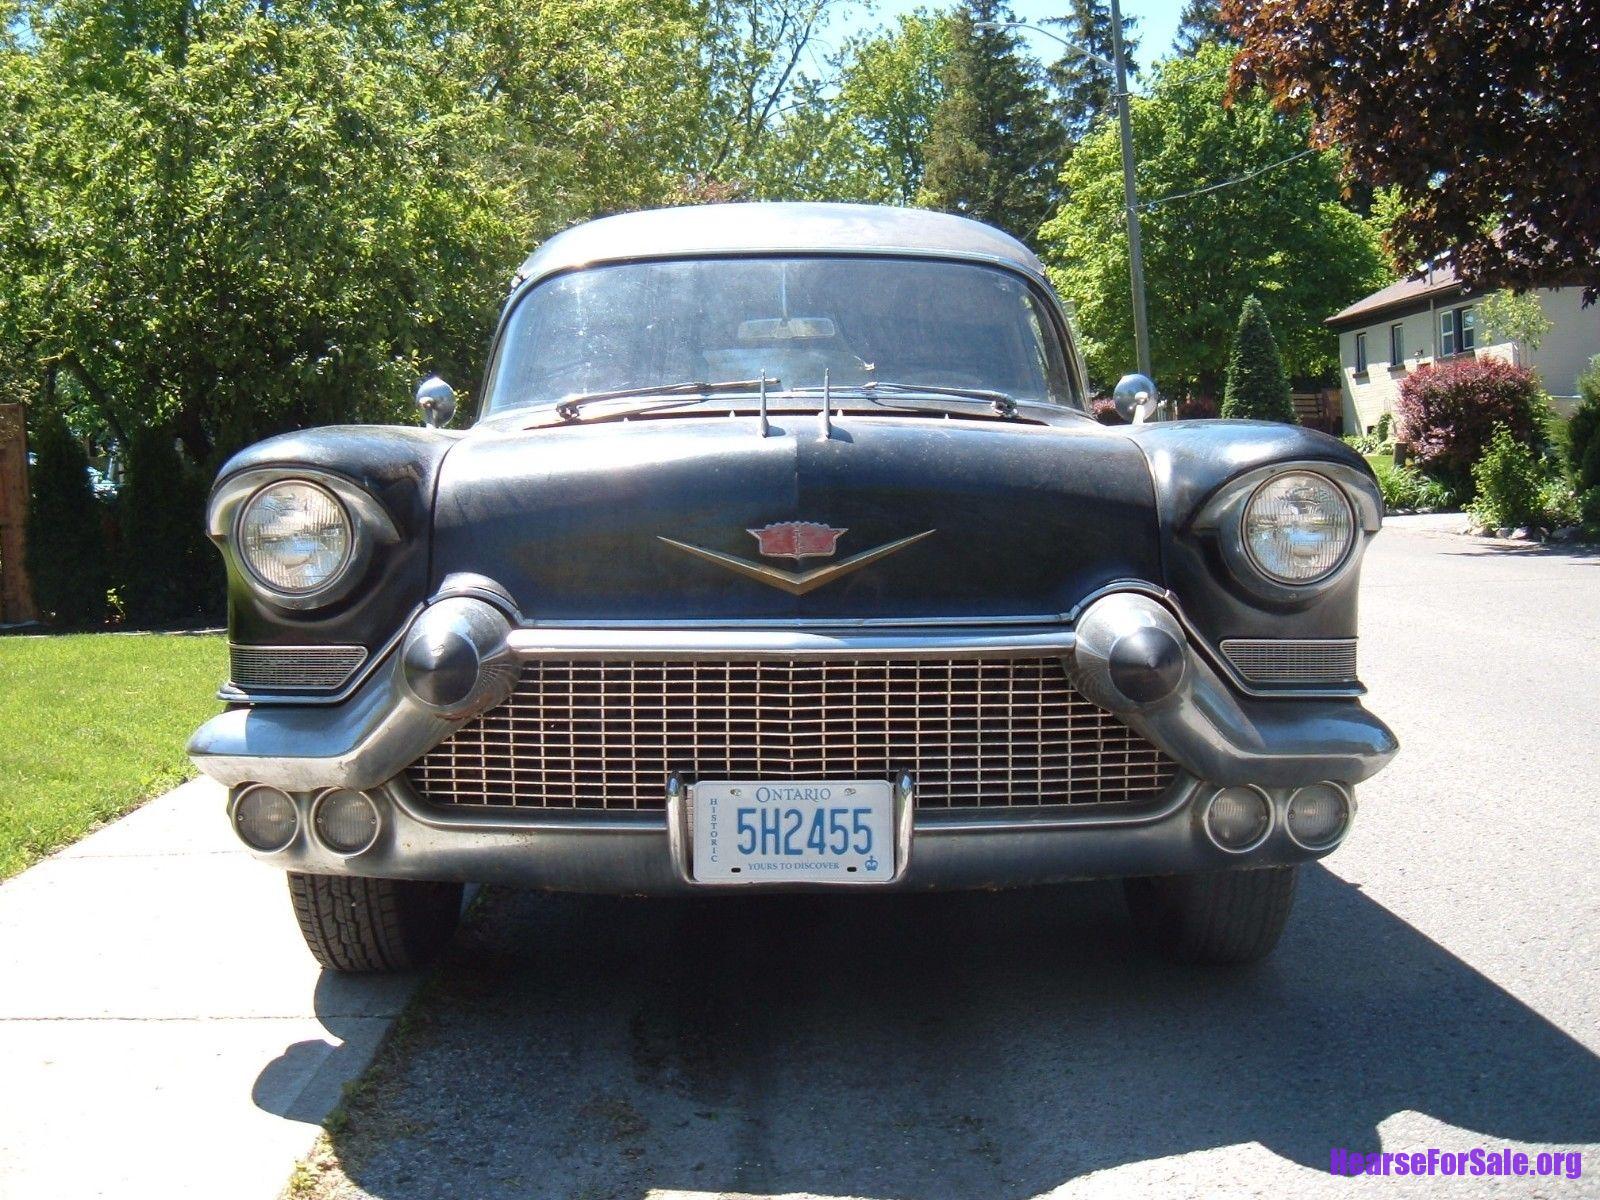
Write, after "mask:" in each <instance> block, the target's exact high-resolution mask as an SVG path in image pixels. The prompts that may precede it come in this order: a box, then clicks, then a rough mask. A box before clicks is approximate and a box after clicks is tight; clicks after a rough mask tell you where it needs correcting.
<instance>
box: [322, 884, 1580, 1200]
mask: <svg viewBox="0 0 1600 1200" xmlns="http://www.w3.org/2000/svg"><path fill="white" fill-rule="evenodd" d="M330 986H331V985H330ZM318 999H319V1002H320V1001H321V1000H322V994H321V989H319V995H318ZM430 999H431V1009H432V1016H431V1017H428V1018H425V1019H423V1020H422V1021H420V1022H418V1023H417V1024H416V1026H415V1027H414V1028H413V1029H412V1030H411V1031H410V1032H408V1034H407V1035H406V1036H404V1037H402V1038H400V1039H399V1040H398V1042H397V1043H396V1044H395V1045H394V1047H393V1048H392V1052H389V1053H385V1054H384V1055H383V1056H382V1057H381V1058H380V1061H379V1064H378V1066H377V1067H376V1069H375V1071H376V1074H375V1075H374V1076H373V1079H372V1086H371V1087H370V1088H368V1089H367V1091H366V1095H365V1097H364V1099H363V1101H362V1102H361V1103H360V1104H358V1105H357V1106H356V1107H355V1108H354V1109H353V1110H352V1112H351V1115H350V1119H349V1120H348V1121H347V1122H345V1123H344V1124H343V1126H342V1127H341V1129H340V1131H339V1133H338V1134H337V1136H336V1137H335V1139H334V1141H335V1147H336V1150H337V1152H338V1155H339V1158H340V1160H341V1162H342V1164H343V1169H344V1170H345V1172H346V1173H347V1174H348V1176H349V1177H350V1178H351V1179H352V1180H353V1181H354V1182H355V1183H357V1184H359V1185H360V1186H361V1187H362V1188H363V1189H365V1190H366V1191H367V1192H368V1193H370V1194H371V1195H373V1196H376V1197H383V1198H385V1200H414V1198H420V1197H424V1196H435V1195H471V1196H476V1197H498V1196H508V1197H509V1196H526V1195H540V1196H552V1197H558V1196H586V1197H610V1196H617V1197H628V1198H630V1200H637V1198H638V1197H641V1196H643V1195H644V1194H645V1193H646V1192H648V1191H649V1190H650V1189H651V1188H662V1189H684V1190H687V1191H703V1192H711V1193H717V1192H720V1191H732V1192H757V1193H791V1192H813V1193H818V1194H820V1195H823V1196H840V1195H849V1196H887V1197H896V1198H903V1200H957V1198H969V1197H970V1198H972V1200H995V1198H1011V1197H1017V1198H1020V1197H1026V1196H1033V1195H1036V1194H1038V1193H1040V1192H1043V1191H1047V1190H1049V1189H1050V1188H1052V1187H1054V1186H1057V1185H1059V1184H1061V1183H1063V1182H1065V1181H1066V1180H1069V1179H1071V1178H1073V1177H1075V1176H1078V1175H1082V1174H1084V1173H1086V1172H1089V1171H1094V1170H1098V1169H1101V1168H1105V1167H1111V1166H1115V1165H1118V1164H1122V1163H1126V1162H1131V1161H1140V1160H1145V1159H1151V1158H1158V1157H1164V1156H1168V1155H1173V1154H1180V1153H1184V1152H1188V1151H1194V1150H1203V1149H1208V1148H1212V1147H1219V1146H1226V1145H1231V1144H1234V1143H1240V1142H1249V1141H1259V1142H1261V1143H1263V1144H1264V1145H1266V1146H1267V1147H1268V1148H1269V1149H1271V1150H1273V1151H1275V1152H1276V1153H1278V1154H1280V1155H1283V1156H1286V1157H1288V1158H1290V1159H1293V1160H1294V1161H1296V1162H1299V1163H1302V1164H1305V1165H1307V1166H1310V1167H1313V1168H1317V1169H1319V1170H1321V1169H1325V1167H1326V1163H1327V1157H1328V1150H1329V1148H1330V1146H1335V1145H1337V1146H1345V1147H1349V1148H1351V1149H1359V1150H1374V1149H1377V1148H1378V1146H1379V1143H1378V1137H1377V1132H1376V1127H1377V1125H1378V1123H1379V1122H1381V1121H1383V1120H1385V1119H1386V1118H1388V1117H1390V1116H1391V1115H1392V1114H1394V1113H1397V1112H1400V1111H1402V1110H1417V1111H1420V1112H1422V1113H1425V1114H1427V1115H1429V1116H1431V1117H1434V1118H1437V1119H1438V1120H1440V1121H1444V1122H1447V1123H1449V1124H1451V1125H1457V1126H1462V1127H1464V1128H1466V1129H1469V1130H1472V1131H1475V1132H1477V1133H1479V1134H1481V1135H1482V1136H1483V1137H1484V1139H1485V1140H1486V1141H1498V1140H1500V1139H1512V1140H1517V1141H1531V1142H1545V1143H1555V1144H1557V1145H1571V1144H1574V1143H1584V1142H1594V1141H1597V1140H1600V1060H1597V1059H1596V1057H1595V1056H1594V1055H1592V1054H1590V1053H1589V1052H1588V1051H1587V1050H1586V1049H1584V1048H1583V1047H1582V1046H1581V1045H1579V1044H1578V1043H1577V1042H1575V1041H1573V1040H1572V1039H1571V1038H1569V1037H1568V1036H1567V1035H1566V1034H1564V1033H1562V1032H1561V1031H1560V1030H1559V1029H1557V1028H1556V1027H1555V1026H1553V1025H1551V1024H1550V1023H1548V1022H1547V1021H1545V1020H1544V1019H1543V1018H1542V1017H1540V1016H1539V1015H1538V1014H1537V1013H1535V1012H1534V1011H1533V1010H1531V1009H1530V1008H1528V1007H1527V1006H1526V1005H1524V1004H1522V1003H1521V1002H1520V1001H1518V1000H1516V999H1515V998H1514V997H1512V996H1511V995H1509V994H1508V993H1506V992H1505V991H1503V990H1502V989H1501V988H1499V987H1498V986H1496V985H1495V984H1494V983H1492V982H1490V981H1489V980H1488V979H1487V978H1485V977H1484V976H1483V975H1481V974H1479V973H1478V972H1477V971H1475V970H1473V969H1472V968H1471V967H1469V966H1468V965H1467V964H1465V963H1464V962H1462V961H1461V960H1460V959H1458V958H1456V957H1454V956H1453V955H1451V954H1450V953H1448V952H1447V951H1445V950H1444V949H1442V948H1441V947H1440V946H1438V945H1437V944H1436V943H1434V942H1432V941H1430V940H1429V939H1427V938H1425V937H1423V936H1422V935H1420V934H1419V933H1417V932H1416V931H1415V930H1414V929H1412V928H1411V927H1410V926H1409V925H1407V924H1405V923H1404V922H1403V921H1401V920H1399V919H1397V918H1396V917H1395V916H1393V915H1392V914H1391V913H1389V912H1388V911H1387V910H1386V909H1384V908H1382V907H1381V906H1379V905H1377V904H1375V903H1373V902H1372V901H1370V900H1368V899H1366V898H1365V897H1364V896H1363V895H1362V894H1361V892H1360V891H1359V890H1358V889H1357V888H1355V887H1353V886H1352V885H1350V884H1347V883H1345V882H1344V881H1342V880H1340V879H1338V878H1337V877H1335V876H1333V875H1331V874H1329V873H1328V872H1327V871H1325V870H1323V869H1322V868H1320V867H1313V868H1310V869H1308V870H1307V871H1305V872H1303V879H1302V886H1301V892H1300V896H1299V899H1298V902H1297V912H1296V914H1295V918H1294V919H1293V920H1292V921H1291V924H1290V931H1289V934H1288V935H1287V936H1286V938H1285V941H1284V944H1283V945H1282V947H1281V948H1280V950H1279V952H1278V955H1277V956H1276V957H1275V958H1274V959H1272V960H1271V961H1269V962H1268V963H1266V964H1264V965H1262V966H1260V967H1256V968H1252V969H1247V970H1243V971H1196V970H1179V969H1176V968H1172V967H1168V966H1165V965H1163V964H1160V963H1156V962H1153V961H1150V960H1148V959H1145V958H1143V957H1141V956H1139V954H1138V953H1137V952H1136V951H1135V949H1134V947H1133V945H1132V942H1131V939H1130V934H1129V930H1128V923H1127V918H1126V917H1125V915H1124V914H1123V911H1122V906H1121V902H1120V896H1119V895H1118V893H1117V890H1116V889H1115V887H1114V886H1111V885H1101V884H1091V885H1079V886H1076V887H1065V888H1056V889H1049V890H1044V891H1036V892H1016V893H1003V894H965V895H936V896H915V897H913V896H906V897H897V896H849V897H836V896H773V897H749V898H741V899H727V900H724V899H719V900H704V901H703V900H698V899H697V900H690V901H681V900H680V901H630V900H619V899H611V898H599V897H551V896H542V895H532V894H528V895H524V894H517V893H508V892H491V893H489V894H488V895H487V896H486V897H485V903H484V904H483V905H482V906H481V907H480V909H479V910H478V912H477V913H476V914H475V916H474V919H473V920H472V922H471V924H470V926H469V928H468V929H467V931H466V932H465V933H463V935H462V937H461V938H460V939H459V942H458V946H457V949H456V950H455V952H454V954H453V956H452V958H451V960H450V961H449V962H448V963H447V964H446V965H445V967H444V971H443V973H442V975H441V977H440V980H439V981H438V982H437V983H436V984H435V985H433V986H432V988H430Z"/></svg>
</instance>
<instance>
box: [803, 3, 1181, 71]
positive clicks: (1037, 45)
mask: <svg viewBox="0 0 1600 1200" xmlns="http://www.w3.org/2000/svg"><path fill="white" fill-rule="evenodd" d="M952 6H953V0H873V3H872V5H871V10H870V11H869V10H868V6H867V4H865V3H858V4H852V5H849V6H848V7H847V8H845V9H843V10H842V11H841V12H840V13H839V15H838V16H837V17H835V18H834V21H833V23H832V24H831V25H829V26H828V30H827V32H826V34H825V35H824V39H825V40H827V41H830V42H831V41H834V40H835V39H839V38H843V37H847V36H849V35H850V34H853V33H858V32H866V31H867V30H869V29H872V28H874V27H877V26H880V25H887V24H889V23H891V22H892V21H894V19H895V18H896V17H898V16H899V15H900V14H901V13H904V12H910V11H911V10H912V9H915V8H922V7H926V8H932V9H940V8H949V7H952ZM1011 10H1012V12H1013V13H1015V14H1016V18H1017V20H1019V21H1040V20H1043V19H1044V18H1046V17H1059V16H1065V15H1066V14H1067V13H1068V12H1069V11H1070V8H1069V6H1068V5H1067V4H1065V3H1062V2H1061V0H1054V2H1052V0H1012V3H1011ZM1182 11H1183V0H1122V15H1123V16H1124V17H1133V18H1135V19H1136V20H1137V21H1138V26H1137V28H1138V32H1139V54H1138V61H1139V63H1140V65H1141V66H1149V65H1150V64H1151V63H1152V62H1154V61H1155V60H1156V59H1158V58H1161V57H1163V56H1165V55H1166V54H1168V53H1169V52H1170V51H1171V49H1172V39H1173V36H1174V35H1175V34H1176V33H1177V32H1178V14H1179V13H1180V12H1182ZM1058 32H1059V31H1058ZM1027 38H1028V43H1029V45H1030V46H1031V48H1032V49H1033V52H1034V54H1035V55H1036V56H1037V57H1038V58H1040V59H1041V60H1043V61H1044V62H1054V61H1055V60H1056V58H1057V57H1059V56H1060V53H1061V47H1060V46H1059V45H1058V44H1057V43H1055V42H1053V41H1051V40H1050V39H1049V38H1044V37H1040V36H1038V35H1037V34H1031V33H1030V34H1028V35H1027Z"/></svg>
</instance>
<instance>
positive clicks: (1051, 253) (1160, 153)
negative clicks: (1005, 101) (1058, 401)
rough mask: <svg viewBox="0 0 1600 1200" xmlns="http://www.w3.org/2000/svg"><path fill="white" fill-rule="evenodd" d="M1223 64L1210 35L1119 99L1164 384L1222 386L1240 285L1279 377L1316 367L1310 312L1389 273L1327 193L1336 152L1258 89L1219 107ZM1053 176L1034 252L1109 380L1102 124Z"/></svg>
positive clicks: (1109, 222) (1121, 357)
mask: <svg viewBox="0 0 1600 1200" xmlns="http://www.w3.org/2000/svg"><path fill="white" fill-rule="evenodd" d="M1229 59H1230V52H1229V51H1228V50H1227V49H1226V48H1224V47H1221V46H1216V45H1208V46H1204V47H1202V48H1201V49H1200V50H1199V51H1198V52H1197V53H1196V54H1195V55H1193V56H1192V57H1189V58H1179V59H1171V60H1167V61H1165V62H1163V63H1161V64H1159V65H1158V66H1157V68H1156V70H1155V72H1154V79H1153V82H1152V86H1151V89H1150V92H1149V94H1148V95H1147V96H1144V97H1140V98H1138V99H1136V100H1135V101H1134V103H1133V135H1134V145H1135V154H1136V157H1137V161H1138V164H1139V195H1140V197H1141V200H1142V202H1143V204H1144V211H1143V212H1142V214H1141V227H1142V228H1141V232H1142V234H1143V247H1144V261H1145V278H1146V287H1147V294H1148V299H1149V313H1150V341H1151V354H1152V357H1153V359H1154V364H1153V365H1154V368H1155V373H1156V377H1157V379H1158V381H1159V382H1160V383H1161V385H1162V390H1163V391H1165V392H1167V393H1168V394H1169V395H1179V396H1181V395H1185V394H1187V395H1191V396H1205V397H1210V398H1213V399H1214V398H1216V397H1217V396H1218V395H1219V394H1220V392H1221V388H1222V383H1223V373H1224V370H1225V368H1226V365H1227V354H1228V344H1229V340H1230V338H1231V336H1232V333H1233V328H1234V324H1235V321H1236V320H1237V317H1238V313H1239V310H1240V306H1241V305H1242V304H1243V303H1244V299H1245V297H1246V296H1249V295H1251V294H1255V295H1257V296H1258V297H1259V298H1260V300H1261V304H1262V306H1263V307H1264V308H1265V310H1266V313H1267V316H1268V318H1269V319H1270V321H1271V323H1272V326H1273V328H1274V329H1276V330H1277V331H1278V338H1277V340H1278V346H1279V349H1280V351H1281V352H1282V355H1283V360H1284V366H1285V368H1286V370H1287V371H1288V373H1289V376H1290V377H1291V378H1294V379H1298V378H1321V377H1324V376H1326V375H1327V374H1328V373H1329V372H1331V371H1333V370H1334V369H1335V368H1336V366H1337V357H1336V355H1337V350H1338V344H1337V341H1336V339H1335V338H1334V336H1333V335H1332V334H1331V333H1330V332H1329V331H1328V330H1327V328H1326V327H1325V326H1324V325H1323V324H1322V322H1323V319H1324V318H1325V317H1326V316H1328V314H1329V313H1332V312H1336V311H1338V310H1339V309H1340V308H1342V307H1343V306H1344V305H1346V304H1349V303H1351V302H1352V301H1354V300H1356V299H1357V298H1358V297H1360V296H1362V295H1364V294H1366V293H1367V292H1369V291H1371V290H1373V289H1374V288H1375V287H1377V286H1379V285H1381V284H1382V283H1383V282H1385V281H1386V279H1387V275H1386V272H1385V268H1384V264H1383V260H1382V255H1381V253H1380V251H1379V248H1378V245H1377V239H1376V236H1375V234H1374V233H1373V231H1372V229H1371V228H1370V227H1369V226H1368V225H1367V224H1366V223H1365V222H1364V221H1363V220H1362V219H1361V218H1360V217H1358V216H1357V215H1356V214H1354V213H1352V212H1351V211H1350V210H1349V209H1347V208H1345V207H1344V206H1343V205H1342V204H1341V203H1340V191H1339V174H1338V171H1339V168H1338V160H1337V156H1336V155H1334V154H1331V153H1322V152H1312V151H1310V150H1308V147H1307V140H1306V137H1307V130H1308V122H1307V120H1306V119H1305V118H1303V117H1285V116H1282V115H1280V114H1278V113H1277V112H1276V111H1275V110H1274V109H1273V107H1272V105H1271V104H1269V103H1268V102H1267V101H1266V99H1265V98H1264V97H1263V96H1261V95H1260V94H1259V93H1245V94H1240V95H1238V96H1235V97H1234V98H1233V102H1232V103H1231V104H1229V103H1225V93H1226V90H1227V86H1228V78H1227V69H1228V63H1229ZM1063 179H1064V187H1065V190H1066V193H1067V200H1066V202H1065V203H1064V204H1063V205H1062V207H1061V209H1060V211H1059V212H1058V213H1057V215H1056V216H1055V217H1054V218H1053V219H1052V220H1051V221H1050V222H1049V224H1047V225H1046V226H1045V227H1044V229H1043V231H1042V234H1041V240H1042V242H1043V246H1044V257H1045V261H1046V262H1047V263H1048V264H1049V266H1050V268H1051V272H1052V276H1053V278H1054V280H1055V282H1056V285H1057V287H1058V288H1059V289H1060V291H1061V293H1062V295H1063V296H1065V297H1067V298H1068V299H1069V300H1071V301H1072V302H1073V303H1074V304H1075V305H1076V308H1077V322H1078V327H1079V331H1080V333H1081V335H1082V339H1081V340H1082V345H1083V349H1084V352H1085V354H1086V355H1087V357H1088V359H1089V366H1090V370H1091V372H1092V374H1093V375H1094V376H1095V378H1096V379H1097V380H1100V381H1110V380H1114V379H1116V378H1117V377H1118V376H1119V375H1120V374H1122V373H1123V372H1124V371H1126V370H1127V369H1128V368H1129V365H1130V364H1131V363H1132V362H1133V330H1132V315H1131V306H1130V305H1129V303H1128V242H1127V231H1126V228H1125V223H1124V221H1123V217H1122V154H1121V146H1120V144H1119V141H1118V137H1117V131H1116V129H1115V128H1112V127H1109V126H1108V127H1104V128H1101V129H1099V130H1097V131H1096V132H1095V133H1093V134H1091V135H1090V136H1089V137H1088V138H1086V139H1085V140H1084V141H1083V142H1082V143H1081V144H1080V145H1079V146H1078V148H1077V149H1076V150H1075V151H1074V152H1073V155H1072V158H1071V161H1070V162H1069V163H1068V164H1067V167H1066V170H1065V172H1064V173H1063ZM1234 181H1242V182H1234ZM1215 185H1222V186H1215Z"/></svg>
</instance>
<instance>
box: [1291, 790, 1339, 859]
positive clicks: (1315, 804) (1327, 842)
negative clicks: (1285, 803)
mask: <svg viewBox="0 0 1600 1200" xmlns="http://www.w3.org/2000/svg"><path fill="white" fill-rule="evenodd" d="M1352 810H1353V804H1352V801H1351V798H1350V794H1349V793H1348V792H1346V791H1345V790H1344V788H1342V787H1340V786H1339V785H1338V784H1337V783H1313V784H1311V785H1310V786H1309V787H1303V788H1301V789H1300V790H1299V791H1297V792H1296V793H1295V794H1294V795H1293V796H1291V797H1289V808H1288V810H1287V811H1286V812H1285V813H1284V818H1283V824H1284V828H1285V829H1287V830H1288V831H1289V836H1290V837H1291V838H1292V839H1293V840H1294V843H1295V845H1297V846H1299V847H1301V848H1302V849H1304V850H1326V849H1328V848H1329V847H1330V846H1334V845H1337V844H1338V842H1339V840H1340V839H1341V838H1343V837H1344V835H1345V831H1346V830H1348V829H1349V828H1350V818H1351V816H1352V815H1353V812H1352Z"/></svg>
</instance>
